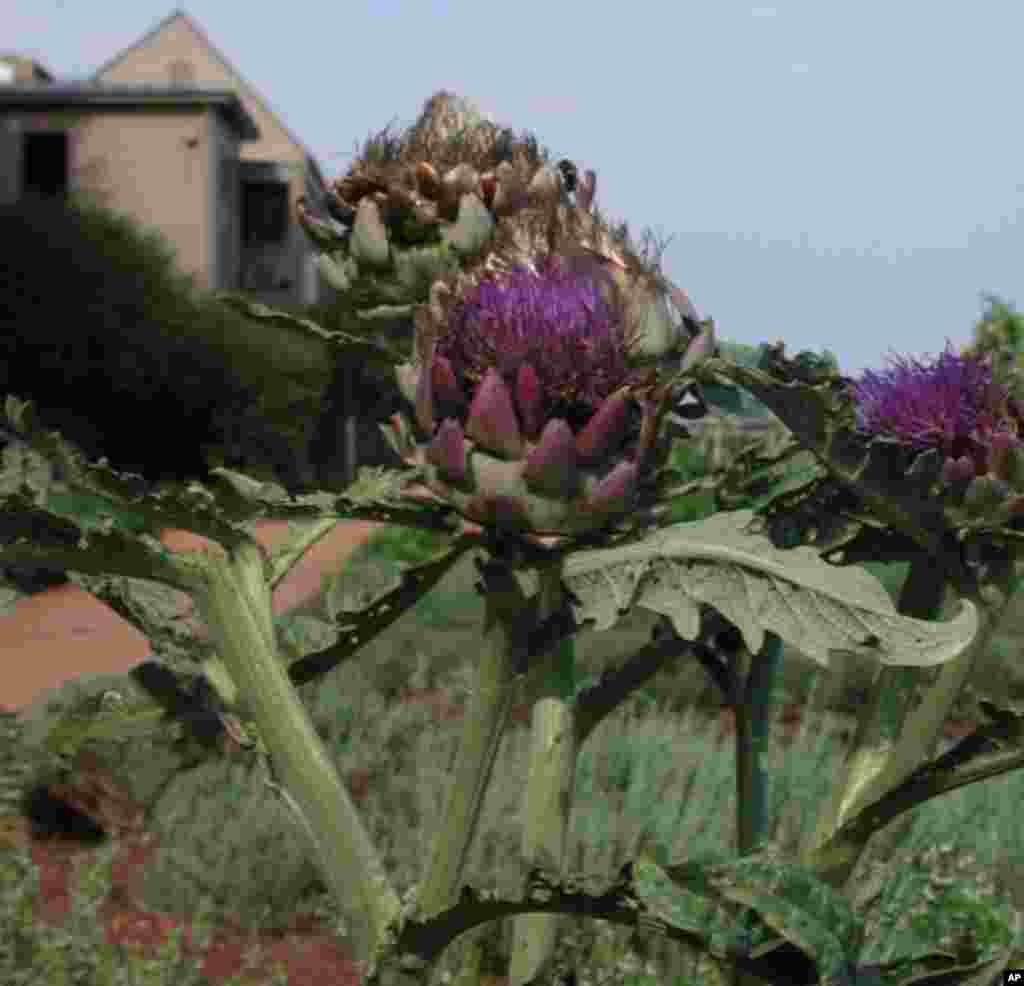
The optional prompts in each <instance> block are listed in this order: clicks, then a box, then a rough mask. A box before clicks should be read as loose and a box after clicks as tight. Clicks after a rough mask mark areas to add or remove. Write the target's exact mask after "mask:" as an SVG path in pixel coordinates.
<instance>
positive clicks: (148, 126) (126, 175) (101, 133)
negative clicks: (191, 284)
mask: <svg viewBox="0 0 1024 986" xmlns="http://www.w3.org/2000/svg"><path fill="white" fill-rule="evenodd" d="M216 132H217V127H216V123H215V121H214V120H213V113H212V112H211V111H209V110H196V111H187V112H186V111H177V112H174V113H171V112H162V113H161V112H146V113H142V112H133V113H95V114H92V115H90V116H89V117H88V118H87V119H86V120H85V121H84V125H83V127H82V131H81V135H80V138H79V159H80V162H81V164H82V165H88V164H90V163H92V162H96V163H97V164H98V165H99V168H98V173H97V175H96V176H95V177H93V178H91V179H89V178H86V179H85V180H83V181H82V184H81V187H82V188H83V189H88V188H92V189H96V188H97V187H98V188H99V189H100V191H101V194H103V195H104V197H105V199H106V201H107V204H108V205H109V206H110V207H111V208H113V209H117V210H120V211H123V212H127V213H129V214H130V215H132V216H134V217H135V218H136V219H138V220H139V221H140V222H141V223H143V224H144V225H146V226H149V227H152V228H155V229H158V230H159V231H160V232H161V233H163V235H164V236H165V237H166V238H167V239H168V240H169V241H170V243H171V244H172V246H174V248H175V250H176V251H177V255H178V264H179V266H180V267H181V268H182V270H185V271H187V272H189V273H194V274H195V275H196V278H197V283H198V284H199V285H200V286H202V287H213V286H215V285H214V284H213V283H211V281H210V274H211V273H212V274H214V275H216V247H215V236H214V231H215V228H216V227H215V220H214V215H213V210H214V205H215V200H214V199H212V198H211V196H210V187H211V184H212V183H213V181H214V180H215V176H214V175H213V174H212V172H213V171H214V170H215V167H214V165H213V163H212V162H211V146H212V145H213V144H214V141H215V139H216Z"/></svg>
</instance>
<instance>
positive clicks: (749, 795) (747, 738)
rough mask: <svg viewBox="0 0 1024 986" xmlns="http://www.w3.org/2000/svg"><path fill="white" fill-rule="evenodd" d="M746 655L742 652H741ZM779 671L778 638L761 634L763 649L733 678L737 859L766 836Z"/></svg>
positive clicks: (770, 634)
mask: <svg viewBox="0 0 1024 986" xmlns="http://www.w3.org/2000/svg"><path fill="white" fill-rule="evenodd" d="M743 653H744V654H746V648H744V649H743ZM781 671H782V638H781V637H779V636H777V635H776V634H774V633H772V632H770V631H769V632H767V633H766V634H765V640H764V646H763V647H762V648H761V651H760V653H759V654H757V655H755V656H754V658H753V660H752V661H750V668H749V669H748V670H747V672H746V674H745V675H737V676H736V688H737V691H738V690H739V687H740V684H741V683H742V682H743V681H744V679H745V681H746V684H745V687H744V690H743V694H742V695H739V694H738V695H737V696H736V699H737V701H735V702H734V708H735V710H736V837H737V848H738V850H739V855H740V856H746V855H748V854H749V853H752V852H755V851H756V850H757V848H758V846H759V845H760V844H761V843H762V842H764V841H765V840H766V839H767V838H768V835H769V831H768V829H769V825H768V771H767V770H766V769H765V762H766V758H767V753H768V725H769V721H770V717H771V713H772V705H773V700H774V696H775V689H776V682H777V680H778V679H779V678H780V677H781Z"/></svg>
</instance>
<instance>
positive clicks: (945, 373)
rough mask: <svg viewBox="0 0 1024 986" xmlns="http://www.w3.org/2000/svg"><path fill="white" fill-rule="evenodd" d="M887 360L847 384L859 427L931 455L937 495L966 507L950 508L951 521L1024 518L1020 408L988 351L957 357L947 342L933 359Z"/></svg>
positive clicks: (1010, 382)
mask: <svg viewBox="0 0 1024 986" xmlns="http://www.w3.org/2000/svg"><path fill="white" fill-rule="evenodd" d="M890 362H891V366H890V368H888V369H886V370H883V371H874V370H866V371H865V372H864V373H863V375H862V376H861V379H860V380H859V381H856V382H854V383H853V384H852V386H851V393H852V395H853V397H854V399H855V401H856V420H857V428H858V430H859V431H861V432H864V433H868V434H872V435H879V436H885V437H888V438H891V439H894V440H896V441H898V442H900V443H902V444H905V445H908V446H910V447H912V448H915V449H918V450H921V451H929V450H934V453H937V454H938V456H939V459H940V462H941V468H940V476H941V484H942V486H941V490H940V495H941V496H943V497H945V498H947V499H948V500H949V501H950V502H951V503H952V504H953V505H955V507H956V508H959V507H960V506H961V505H963V506H964V507H965V510H964V511H960V510H958V509H957V510H954V513H953V517H954V519H955V520H957V521H959V522H961V523H969V522H971V521H972V519H973V522H974V523H977V522H982V521H983V522H984V524H986V525H987V524H1000V523H1006V522H1009V521H1010V520H1012V519H1015V518H1016V519H1019V518H1021V517H1022V516H1024V404H1022V403H1021V401H1020V396H1019V394H1018V393H1017V391H1016V388H1015V387H1014V380H1013V379H1012V378H1011V377H1009V376H1007V375H1005V374H1003V373H1000V372H996V367H994V366H993V358H992V354H991V353H981V352H976V351H971V350H965V351H963V352H961V353H957V352H955V351H954V350H953V349H952V346H951V344H950V343H948V342H947V345H946V349H945V351H944V352H943V353H941V354H939V356H938V357H937V358H936V359H934V360H932V361H921V360H916V359H912V358H901V357H895V358H892V359H891V360H890ZM934 453H933V454H934ZM955 526H960V524H959V523H958V524H955Z"/></svg>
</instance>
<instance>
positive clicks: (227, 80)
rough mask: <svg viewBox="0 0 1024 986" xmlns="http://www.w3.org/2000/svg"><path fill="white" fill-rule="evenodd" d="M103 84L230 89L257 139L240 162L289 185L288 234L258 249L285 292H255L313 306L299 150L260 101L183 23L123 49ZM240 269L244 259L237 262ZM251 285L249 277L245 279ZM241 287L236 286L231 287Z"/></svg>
mask: <svg viewBox="0 0 1024 986" xmlns="http://www.w3.org/2000/svg"><path fill="white" fill-rule="evenodd" d="M98 81H101V82H105V83H122V84H128V83H136V84H149V85H159V86H166V85H172V84H175V83H177V84H180V85H187V86H199V87H206V88H224V89H231V90H232V91H234V92H235V93H236V94H237V95H238V98H239V100H240V101H241V103H242V105H243V106H244V107H245V110H246V112H248V113H249V115H250V116H251V117H252V118H253V120H254V121H255V123H256V126H257V128H258V129H259V131H260V137H259V139H257V140H253V141H244V142H243V143H242V144H241V145H240V157H241V160H242V161H243V162H244V161H251V162H254V163H256V162H263V163H266V164H268V165H271V164H272V165H274V166H275V167H276V169H277V170H278V171H283V172H284V174H286V175H287V180H288V183H289V205H290V208H289V229H288V238H287V240H286V242H285V243H284V245H283V246H281V247H278V248H276V256H274V257H273V258H271V257H270V256H269V251H267V250H264V251H262V253H263V254H264V257H263V259H262V260H261V261H260V264H261V267H262V268H263V269H269V268H271V267H273V269H274V270H275V271H276V272H277V273H278V274H279V278H278V280H280V279H285V280H287V281H288V282H289V283H290V285H291V286H290V287H289V288H287V289H275V288H270V287H268V288H266V289H261V290H259V291H258V292H256V293H258V294H259V295H261V296H262V300H265V301H266V302H267V303H268V304H273V303H275V302H280V301H313V300H315V297H316V296H315V294H314V296H313V297H308V295H309V291H310V288H311V287H312V289H313V291H314V292H318V290H319V288H318V285H317V282H316V280H315V279H314V280H312V281H311V279H310V277H309V269H310V265H311V264H312V250H311V246H310V244H309V243H308V241H307V239H306V237H305V234H303V232H302V229H301V228H300V227H299V225H298V222H297V221H296V219H295V205H296V202H297V201H298V199H299V197H300V196H302V195H304V194H308V192H307V191H306V184H307V180H308V177H307V171H308V165H307V161H306V155H305V151H304V150H303V149H302V148H301V147H299V146H297V145H296V143H295V142H294V141H293V140H292V138H291V137H290V136H289V134H288V132H287V131H286V130H285V129H284V128H283V127H282V126H281V124H280V123H278V121H277V120H276V118H275V117H274V115H273V114H272V113H271V112H270V111H269V109H268V108H267V107H266V106H264V105H263V103H262V101H261V100H260V99H259V98H258V97H257V96H256V95H255V94H254V93H253V92H251V91H250V90H249V88H248V87H247V86H246V85H245V84H244V82H242V81H241V80H240V79H238V78H237V77H236V76H235V75H234V74H233V73H232V72H231V71H230V69H229V68H228V67H227V66H226V65H225V64H224V63H223V62H222V61H221V60H220V58H218V57H217V54H216V53H215V52H213V51H211V50H210V49H209V48H208V47H207V45H206V42H205V40H204V39H203V38H202V37H201V36H200V35H198V34H196V32H194V31H193V30H192V28H191V27H190V25H189V23H188V21H187V19H185V18H180V17H179V18H175V19H173V20H171V21H169V22H168V23H167V24H166V25H164V27H163V28H162V29H161V30H160V31H158V32H157V33H156V34H155V35H153V36H152V37H150V38H148V39H146V41H145V42H144V43H142V44H140V45H138V46H136V47H134V48H131V49H129V50H128V51H126V52H125V53H124V55H123V56H122V57H121V58H119V59H118V60H117V61H116V62H115V63H114V64H113V65H111V66H109V67H108V68H107V69H106V70H105V71H104V72H102V73H101V74H100V75H99V76H98ZM242 261H243V266H244V263H245V257H244V256H243V258H242ZM250 281H251V278H250ZM234 286H235V287H241V286H243V285H242V284H238V285H234Z"/></svg>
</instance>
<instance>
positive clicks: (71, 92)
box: [0, 82, 260, 140]
mask: <svg viewBox="0 0 1024 986" xmlns="http://www.w3.org/2000/svg"><path fill="white" fill-rule="evenodd" d="M69 106H82V107H86V106H88V107H110V108H123V109H128V108H137V107H148V106H181V107H185V106H193V107H194V106H211V107H213V108H215V109H216V110H217V112H218V113H219V114H220V115H221V117H223V119H225V120H226V121H227V122H228V123H229V124H231V126H232V127H234V129H235V130H236V132H237V133H238V135H239V137H240V138H241V139H242V140H256V139H257V138H258V137H259V135H260V132H259V129H258V128H257V126H256V123H255V121H254V120H253V118H252V117H251V116H250V115H249V114H248V113H247V112H246V111H245V107H244V106H242V103H241V101H240V100H239V98H238V96H237V95H236V94H235V93H233V92H231V90H229V89H187V88H182V87H180V86H174V87H171V86H125V85H97V84H96V83H93V82H86V83H52V84H51V83H47V84H44V85H40V84H38V83H28V84H25V85H10V86H0V110H4V109H31V110H44V109H45V110H61V109H66V108H67V107H69Z"/></svg>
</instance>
